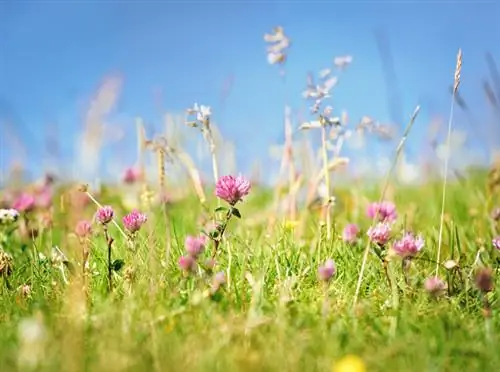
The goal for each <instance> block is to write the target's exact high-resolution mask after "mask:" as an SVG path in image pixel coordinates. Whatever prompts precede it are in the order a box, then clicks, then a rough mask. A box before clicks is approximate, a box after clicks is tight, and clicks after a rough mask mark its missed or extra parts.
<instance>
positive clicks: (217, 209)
mask: <svg viewBox="0 0 500 372" xmlns="http://www.w3.org/2000/svg"><path fill="white" fill-rule="evenodd" d="M224 211H227V207H222V206H220V207H217V208H215V213H217V212H224Z"/></svg>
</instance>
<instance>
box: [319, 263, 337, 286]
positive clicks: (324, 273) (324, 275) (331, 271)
mask: <svg viewBox="0 0 500 372" xmlns="http://www.w3.org/2000/svg"><path fill="white" fill-rule="evenodd" d="M336 272H337V267H336V266H335V262H334V261H333V260H332V259H329V260H327V261H326V262H325V264H324V265H322V266H320V267H319V268H318V277H319V280H321V281H324V282H327V281H329V280H330V279H331V278H332V277H333V276H334V275H335V273H336Z"/></svg>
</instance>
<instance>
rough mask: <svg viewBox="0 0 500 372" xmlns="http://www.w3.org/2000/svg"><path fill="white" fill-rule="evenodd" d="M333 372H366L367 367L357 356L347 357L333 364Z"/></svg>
mask: <svg viewBox="0 0 500 372" xmlns="http://www.w3.org/2000/svg"><path fill="white" fill-rule="evenodd" d="M332 372H366V366H365V363H364V362H363V359H361V358H360V357H358V356H357V355H346V356H345V357H343V358H342V359H340V360H339V361H337V362H336V363H334V364H333V367H332Z"/></svg>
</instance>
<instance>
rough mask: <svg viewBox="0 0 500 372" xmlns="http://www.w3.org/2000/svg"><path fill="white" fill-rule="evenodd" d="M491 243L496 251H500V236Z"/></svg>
mask: <svg viewBox="0 0 500 372" xmlns="http://www.w3.org/2000/svg"><path fill="white" fill-rule="evenodd" d="M491 242H492V243H493V246H494V247H495V248H496V249H498V250H500V236H497V237H496V238H494V239H493V240H492V241H491Z"/></svg>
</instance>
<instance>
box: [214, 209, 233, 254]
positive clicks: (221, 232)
mask: <svg viewBox="0 0 500 372" xmlns="http://www.w3.org/2000/svg"><path fill="white" fill-rule="evenodd" d="M232 216H233V207H232V206H231V208H229V209H228V211H227V213H226V217H225V218H224V222H223V223H222V225H219V226H218V227H217V233H218V234H217V236H216V237H215V238H212V240H213V241H214V249H213V251H212V259H214V258H215V256H216V255H217V250H218V249H219V246H220V243H221V242H222V238H223V236H224V232H225V231H226V228H227V225H228V223H229V220H230V219H231V217H232Z"/></svg>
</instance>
